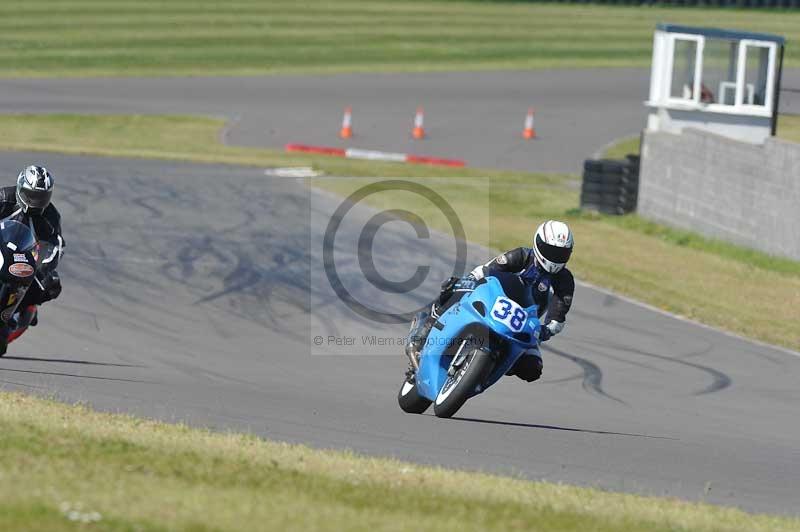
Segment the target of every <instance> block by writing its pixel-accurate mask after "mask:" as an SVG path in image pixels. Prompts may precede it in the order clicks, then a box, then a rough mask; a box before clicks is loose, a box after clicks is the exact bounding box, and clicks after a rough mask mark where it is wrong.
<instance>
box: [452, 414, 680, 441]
mask: <svg viewBox="0 0 800 532" xmlns="http://www.w3.org/2000/svg"><path fill="white" fill-rule="evenodd" d="M450 419H454V420H457V421H468V422H470V423H486V424H487V425H503V426H506V427H523V428H528V429H544V430H563V431H567V432H582V433H584V434H604V435H607V436H634V437H636V438H652V439H657V440H678V439H679V438H672V437H669V436H651V435H649V434H633V433H629V432H611V431H605V430H591V429H576V428H573V427H559V426H556V425H537V424H534V423H517V422H514V421H495V420H491V419H477V418H471V417H452V418H450Z"/></svg>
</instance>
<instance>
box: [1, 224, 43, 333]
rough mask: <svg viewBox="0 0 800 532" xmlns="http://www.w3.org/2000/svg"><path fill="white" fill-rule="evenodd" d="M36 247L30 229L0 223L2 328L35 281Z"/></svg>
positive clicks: (37, 257) (37, 258)
mask: <svg viewBox="0 0 800 532" xmlns="http://www.w3.org/2000/svg"><path fill="white" fill-rule="evenodd" d="M39 260H40V259H39V253H38V244H37V242H36V238H35V237H34V235H33V232H32V231H31V229H30V228H29V227H28V226H27V225H25V224H23V223H20V222H18V221H16V220H2V221H0V325H5V324H7V323H8V322H9V320H11V317H12V316H13V315H14V313H15V312H16V310H17V307H18V306H19V304H20V302H21V301H22V298H23V297H24V296H25V293H26V292H27V291H28V288H29V287H30V285H31V283H32V282H36V281H35V273H36V270H37V266H38V262H39Z"/></svg>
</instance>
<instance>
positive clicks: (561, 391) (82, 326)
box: [0, 153, 800, 514]
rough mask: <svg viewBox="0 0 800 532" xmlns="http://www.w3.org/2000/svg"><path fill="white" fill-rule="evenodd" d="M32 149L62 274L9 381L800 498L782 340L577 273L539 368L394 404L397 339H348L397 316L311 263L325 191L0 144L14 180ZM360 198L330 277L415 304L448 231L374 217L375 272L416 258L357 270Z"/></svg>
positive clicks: (403, 306)
mask: <svg viewBox="0 0 800 532" xmlns="http://www.w3.org/2000/svg"><path fill="white" fill-rule="evenodd" d="M32 161H38V162H40V163H42V164H46V165H47V166H49V167H50V168H52V169H53V171H54V172H57V173H56V176H57V177H56V179H57V180H58V181H57V187H58V188H57V191H56V196H55V198H54V201H55V203H56V204H57V205H58V206H59V208H60V209H61V211H62V214H63V218H64V231H65V238H66V240H67V243H68V249H67V254H66V255H65V257H64V261H63V263H62V267H61V271H62V276H63V279H64V284H65V288H64V292H63V295H62V297H61V298H60V299H59V300H57V301H55V302H53V303H50V304H47V305H46V306H45V307H44V308H43V309H42V314H41V320H40V325H39V326H38V327H37V328H35V329H32V330H31V331H29V333H28V334H26V335H25V336H23V337H22V338H21V339H20V340H19V341H18V342H17V343H14V344H12V345H11V347H10V352H9V354H8V355H7V356H6V357H5V358H4V359H2V360H0V384H1V385H2V387H3V388H5V389H11V390H23V391H26V392H33V393H36V394H41V395H55V396H56V397H58V398H61V399H64V400H69V401H86V402H88V403H90V404H91V405H94V406H95V407H97V408H100V409H103V410H109V411H125V412H132V413H135V414H141V415H145V416H151V417H156V418H160V419H164V420H168V421H186V422H189V423H192V424H195V425H201V426H209V427H213V428H216V429H234V430H242V431H252V432H254V433H257V434H259V435H263V436H265V437H268V438H273V439H278V440H285V441H291V442H304V443H308V444H311V445H314V446H318V447H325V448H350V449H354V450H356V451H359V452H364V453H368V454H375V455H383V456H395V457H399V458H402V459H407V460H412V461H416V462H421V463H428V464H440V465H443V466H448V467H457V468H468V469H477V470H487V471H493V472H498V473H503V474H509V475H515V476H522V477H527V478H536V479H547V480H551V481H562V482H568V483H576V484H581V485H590V486H600V487H603V488H607V489H611V490H620V491H630V492H636V493H646V494H656V495H670V496H677V497H681V498H686V499H691V500H707V501H710V502H714V503H721V504H727V505H738V506H741V507H743V508H745V509H747V510H752V511H769V512H780V513H786V514H797V513H798V509H800V504H798V503H800V496H798V494H797V490H796V487H797V486H798V485H800V428H798V424H797V405H798V402H800V389H799V388H798V382H799V381H800V358H799V357H798V356H796V355H793V354H790V353H788V352H784V351H780V350H777V349H773V348H769V347H764V346H759V345H756V344H753V343H750V342H748V341H744V340H740V339H736V338H733V337H731V336H727V335H724V334H722V333H719V332H716V331H713V330H710V329H707V328H703V327H699V326H697V325H693V324H691V323H688V322H685V321H681V320H678V319H674V318H671V317H668V316H665V315H662V314H660V313H657V312H654V311H651V310H647V309H645V308H643V307H640V306H637V305H634V304H631V303H628V302H625V301H623V300H621V299H619V298H617V297H613V296H609V295H606V294H604V293H602V292H599V291H597V290H594V289H591V288H588V287H586V286H579V288H578V292H577V294H576V299H575V301H576V303H575V309H574V311H573V312H572V313H571V315H570V320H569V324H568V327H567V329H566V330H565V332H564V333H563V334H562V335H561V336H559V337H558V338H556V339H555V340H553V341H551V342H549V343H548V349H547V350H546V352H545V354H544V357H545V374H544V377H543V378H542V380H541V381H540V382H537V383H535V384H527V383H523V382H522V381H518V380H517V379H516V378H513V377H510V378H506V379H504V380H503V381H501V382H500V383H498V384H497V385H496V386H495V387H493V388H492V389H490V390H489V391H488V392H487V393H485V394H483V395H482V396H479V397H476V398H474V399H472V400H470V401H469V402H468V403H467V404H466V405H465V406H464V408H463V409H462V410H461V411H460V412H459V417H458V418H457V419H452V420H440V419H437V418H435V417H433V416H432V415H407V414H404V413H402V412H401V411H400V409H399V408H398V406H397V402H396V393H397V390H398V388H399V386H400V383H401V380H402V374H403V371H404V369H405V359H404V357H403V356H402V355H401V353H400V349H399V348H395V347H387V348H378V347H370V346H364V345H363V344H364V342H363V341H362V340H363V339H362V336H364V335H367V336H369V335H375V336H381V337H386V338H391V337H396V336H402V335H404V334H405V332H406V327H405V326H404V325H395V324H380V323H376V322H375V321H371V320H369V319H367V318H364V317H361V316H359V315H357V314H355V313H354V312H353V311H351V310H350V309H349V308H348V307H346V306H345V305H344V304H343V303H342V302H341V301H340V300H339V299H337V298H336V297H333V296H332V292H331V288H330V285H329V284H326V283H325V282H324V281H325V278H326V277H325V275H324V274H323V273H322V269H321V266H319V265H320V264H321V260H320V256H321V248H322V243H323V240H324V239H323V232H324V231H325V229H326V225H327V222H326V220H330V216H331V213H332V212H333V211H334V210H335V209H336V208H337V206H339V205H340V200H339V199H337V198H335V197H333V196H331V195H328V194H324V193H319V192H316V191H312V190H310V189H309V188H307V187H306V186H304V184H303V183H300V182H298V181H296V180H294V179H286V178H269V177H265V176H264V174H263V171H262V170H261V169H257V168H238V167H230V166H211V165H194V164H181V163H167V162H154V161H141V160H140V161H132V160H120V159H110V158H109V159H104V158H89V157H77V156H62V155H51V154H16V153H0V172H1V173H2V175H5V176H8V179H9V182H10V181H11V176H12V175H15V174H16V172H17V171H18V169H19V168H21V167H23V166H24V165H25V164H28V163H30V162H32ZM373 214H374V212H373V211H372V210H371V209H368V208H365V207H362V206H356V207H355V208H354V209H353V210H352V211H351V213H350V214H349V215H348V216H350V217H349V218H347V220H346V221H345V222H343V223H342V224H341V225H340V227H339V233H338V234H337V237H336V239H335V240H334V248H333V253H334V256H335V259H336V261H337V262H336V267H337V269H338V273H339V275H340V278H341V279H342V284H343V285H344V286H348V287H349V288H350V290H351V293H353V294H354V296H355V297H356V298H360V299H361V300H362V301H366V303H367V304H368V305H372V306H373V307H375V308H378V309H383V310H387V311H396V312H400V311H404V310H409V309H413V308H415V307H416V306H419V305H421V304H423V303H424V301H425V299H426V298H428V297H430V296H431V294H433V293H435V291H436V288H437V285H438V282H439V279H440V278H441V277H443V276H445V275H446V274H447V273H448V271H449V269H450V268H451V267H452V255H453V251H452V250H451V249H450V247H448V246H451V245H455V244H454V242H453V241H452V238H448V237H447V235H443V234H439V233H432V234H430V235H429V238H427V239H422V240H420V239H418V238H417V237H416V236H415V235H414V234H413V231H412V230H411V228H410V226H408V225H407V224H405V223H401V222H396V221H395V222H387V223H385V224H383V225H381V226H380V228H379V229H378V230H377V231H376V232H375V234H374V237H375V238H374V242H373V245H374V247H373V249H374V250H375V251H376V253H375V254H374V255H373V256H374V268H375V270H376V271H378V272H381V274H382V275H383V276H384V277H386V278H391V279H393V280H402V279H404V278H407V277H409V274H410V273H413V268H414V267H415V265H419V264H425V265H430V267H431V270H430V274H429V275H428V277H427V278H426V280H425V282H424V283H423V285H422V286H421V287H420V288H419V289H418V290H415V291H413V292H409V293H407V294H391V293H389V291H387V290H385V289H383V290H378V289H377V288H376V287H373V288H374V289H370V288H369V286H367V285H369V283H367V282H366V281H364V280H363V279H364V276H363V274H362V273H361V272H360V270H359V266H358V264H356V262H355V261H354V260H353V258H352V257H353V255H354V253H353V252H352V250H349V249H348V246H351V245H356V244H355V243H356V241H357V239H356V238H355V237H356V236H358V235H357V232H358V230H359V227H360V226H361V227H363V225H362V224H364V223H366V222H365V221H367V220H370V219H372V217H373ZM577 240H578V251H577V252H580V251H579V250H580V235H577ZM467 251H468V260H469V261H470V262H473V261H477V260H481V259H486V258H488V257H486V255H487V253H488V252H487V251H485V250H481V249H480V248H477V247H472V246H471V247H469V249H468V250H467ZM348 257H350V258H349V259H348ZM362 266H363V265H362ZM370 290H372V291H370ZM318 334H319V335H324V338H325V341H324V342H323V343H322V344H323V345H321V346H319V347H317V346H315V345H314V343H313V340H312V338H313V337H314V336H316V335H318ZM328 336H331V337H334V338H346V337H352V338H354V339H355V345H353V346H350V347H346V346H345V347H342V346H335V345H329V343H328V341H327V337H328Z"/></svg>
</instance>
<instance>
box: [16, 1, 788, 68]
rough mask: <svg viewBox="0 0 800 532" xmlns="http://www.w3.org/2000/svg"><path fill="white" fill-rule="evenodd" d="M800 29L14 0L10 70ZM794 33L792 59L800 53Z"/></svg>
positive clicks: (615, 9) (533, 50) (409, 62)
mask: <svg viewBox="0 0 800 532" xmlns="http://www.w3.org/2000/svg"><path fill="white" fill-rule="evenodd" d="M709 21H713V25H714V26H719V27H723V28H732V29H744V30H750V31H763V32H771V33H777V34H780V35H784V36H786V37H787V38H788V40H789V42H797V41H798V40H800V13H798V12H796V11H794V10H783V11H781V10H735V9H700V8H688V9H687V8H674V7H668V8H663V7H653V6H647V7H632V6H595V5H559V4H554V3H535V2H529V3H527V2H526V3H523V2H507V3H501V2H489V3H477V2H463V1H422V0H399V1H393V0H372V1H364V0H360V1H358V0H337V1H336V2H329V1H326V0H307V1H304V2H296V1H294V0H270V1H264V2H254V1H252V0H230V1H228V2H224V3H220V2H218V1H215V0H167V1H160V2H140V1H133V0H119V1H115V2H96V1H90V0H38V1H36V2H30V1H21V0H6V1H4V2H2V3H0V76H5V77H8V76H16V77H19V76H54V77H65V76H84V77H85V76H107V75H113V76H134V75H149V76H155V75H158V76H177V75H256V74H269V73H328V72H376V71H425V70H459V71H463V70H486V69H530V68H576V67H647V66H649V64H650V57H651V49H652V39H653V30H654V28H655V25H656V23H658V22H673V23H680V24H689V25H702V26H705V25H708V24H709ZM795 49H796V48H795V47H793V46H789V47H787V50H786V53H787V55H786V65H787V66H788V67H796V66H798V65H800V58H798V56H797V54H796V52H795Z"/></svg>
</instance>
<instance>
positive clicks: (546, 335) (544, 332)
mask: <svg viewBox="0 0 800 532" xmlns="http://www.w3.org/2000/svg"><path fill="white" fill-rule="evenodd" d="M551 336H553V335H552V334H551V333H550V329H548V328H547V325H542V328H541V329H539V342H546V341H548V340H549V339H550V337H551Z"/></svg>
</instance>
